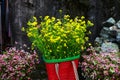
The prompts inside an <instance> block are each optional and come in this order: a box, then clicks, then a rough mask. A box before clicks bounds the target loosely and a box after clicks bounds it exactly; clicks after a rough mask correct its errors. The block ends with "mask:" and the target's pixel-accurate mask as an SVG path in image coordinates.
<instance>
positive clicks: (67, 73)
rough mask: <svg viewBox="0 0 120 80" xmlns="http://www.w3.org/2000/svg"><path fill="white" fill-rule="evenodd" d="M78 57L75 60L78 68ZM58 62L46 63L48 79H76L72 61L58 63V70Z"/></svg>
mask: <svg viewBox="0 0 120 80" xmlns="http://www.w3.org/2000/svg"><path fill="white" fill-rule="evenodd" d="M78 61H79V60H78V59H76V60H74V62H75V65H76V68H78ZM55 64H56V63H46V69H47V74H48V80H76V77H75V73H74V69H73V64H72V61H66V62H60V63H58V64H59V65H58V71H56V68H55Z"/></svg>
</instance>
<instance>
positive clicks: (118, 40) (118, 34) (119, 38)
mask: <svg viewBox="0 0 120 80" xmlns="http://www.w3.org/2000/svg"><path fill="white" fill-rule="evenodd" d="M116 41H117V42H118V43H120V32H118V33H117V36H116Z"/></svg>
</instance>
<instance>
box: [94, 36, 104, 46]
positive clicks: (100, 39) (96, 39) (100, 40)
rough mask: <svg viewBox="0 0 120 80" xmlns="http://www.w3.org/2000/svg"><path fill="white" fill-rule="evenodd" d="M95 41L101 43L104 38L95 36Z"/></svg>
mask: <svg viewBox="0 0 120 80" xmlns="http://www.w3.org/2000/svg"><path fill="white" fill-rule="evenodd" d="M95 42H96V43H97V44H98V45H101V44H102V43H103V40H102V38H101V37H96V38H95Z"/></svg>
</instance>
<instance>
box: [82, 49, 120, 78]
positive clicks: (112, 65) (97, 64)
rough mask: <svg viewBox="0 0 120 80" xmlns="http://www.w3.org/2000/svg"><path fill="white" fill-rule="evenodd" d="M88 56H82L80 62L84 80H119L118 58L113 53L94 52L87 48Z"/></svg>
mask: <svg viewBox="0 0 120 80" xmlns="http://www.w3.org/2000/svg"><path fill="white" fill-rule="evenodd" d="M88 51H89V52H90V54H89V55H83V56H82V58H83V61H81V62H80V67H81V70H82V76H84V78H86V79H85V80H119V79H120V56H119V54H117V53H115V52H113V51H112V52H101V51H96V49H95V48H94V47H92V48H89V49H88Z"/></svg>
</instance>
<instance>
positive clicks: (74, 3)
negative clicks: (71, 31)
mask: <svg viewBox="0 0 120 80" xmlns="http://www.w3.org/2000/svg"><path fill="white" fill-rule="evenodd" d="M119 8H120V0H9V15H10V16H9V19H10V26H11V31H12V41H13V42H14V41H17V42H19V43H20V45H22V44H24V43H27V44H29V43H30V42H29V40H28V39H27V37H26V34H25V33H23V32H21V27H22V26H24V27H26V23H27V21H28V20H29V19H30V18H31V17H32V16H33V15H34V16H37V17H39V16H45V15H51V16H56V17H57V16H59V14H58V10H59V9H62V10H63V13H64V14H66V13H67V14H70V15H71V16H72V17H74V16H82V15H84V16H85V17H86V18H87V19H90V20H91V21H92V22H93V23H94V27H92V28H91V29H90V30H91V31H92V35H91V36H90V41H91V42H94V39H95V38H96V36H99V35H98V33H99V32H100V30H101V28H102V22H103V21H105V20H106V19H108V18H109V17H113V18H115V19H116V20H119V19H120V15H119V13H120V9H119Z"/></svg>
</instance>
